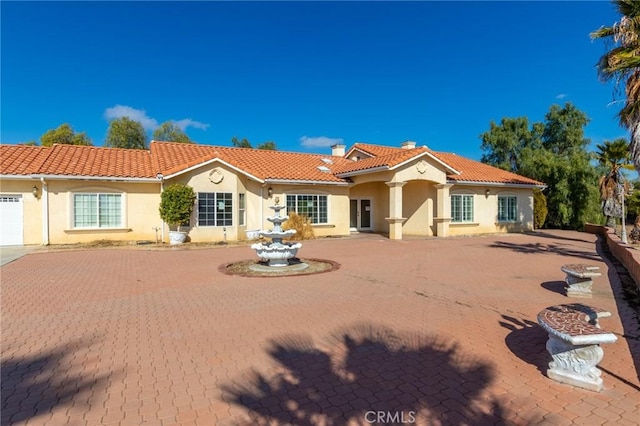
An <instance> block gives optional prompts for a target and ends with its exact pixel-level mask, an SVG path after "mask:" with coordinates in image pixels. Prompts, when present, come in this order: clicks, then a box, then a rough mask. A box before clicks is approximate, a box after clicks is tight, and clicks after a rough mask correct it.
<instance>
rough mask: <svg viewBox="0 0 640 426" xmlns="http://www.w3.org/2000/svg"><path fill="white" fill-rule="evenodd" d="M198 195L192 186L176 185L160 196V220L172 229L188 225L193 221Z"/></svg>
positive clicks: (165, 190)
mask: <svg viewBox="0 0 640 426" xmlns="http://www.w3.org/2000/svg"><path fill="white" fill-rule="evenodd" d="M195 200H196V194H195V192H194V191H193V188H191V187H190V186H187V185H184V184H181V183H174V184H173V185H169V186H167V187H166V188H165V189H164V191H162V194H160V218H161V219H162V220H164V221H165V222H166V223H167V224H169V226H170V227H177V228H178V230H180V226H182V225H187V224H188V223H189V219H191V213H192V212H193V205H194V203H195Z"/></svg>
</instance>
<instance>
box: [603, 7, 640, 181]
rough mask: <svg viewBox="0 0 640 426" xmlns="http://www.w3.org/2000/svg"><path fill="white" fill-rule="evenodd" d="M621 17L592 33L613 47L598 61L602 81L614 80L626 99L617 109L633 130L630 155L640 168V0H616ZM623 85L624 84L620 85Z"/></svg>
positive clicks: (625, 122)
mask: <svg viewBox="0 0 640 426" xmlns="http://www.w3.org/2000/svg"><path fill="white" fill-rule="evenodd" d="M613 4H615V5H616V8H617V9H618V12H619V13H620V15H622V17H621V18H620V21H619V22H616V23H614V24H613V25H612V26H609V27H605V26H603V27H600V29H598V30H596V31H593V32H592V33H591V38H592V39H604V40H605V41H606V42H607V47H609V46H611V45H613V47H611V49H610V50H609V51H608V52H606V53H605V54H604V55H602V56H601V57H600V60H599V61H598V63H597V64H596V68H597V70H598V76H599V77H600V79H601V80H602V81H611V80H614V81H615V85H616V90H617V91H618V93H620V92H622V90H624V94H625V97H626V99H625V101H624V105H623V107H622V108H621V109H620V112H619V113H618V117H619V119H620V124H621V125H622V126H623V127H625V128H627V129H629V130H630V131H631V146H630V150H631V157H632V159H633V163H634V164H635V167H636V170H639V171H640V2H638V1H637V0H614V1H613ZM621 86H624V87H621Z"/></svg>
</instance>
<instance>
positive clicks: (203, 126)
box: [171, 118, 209, 132]
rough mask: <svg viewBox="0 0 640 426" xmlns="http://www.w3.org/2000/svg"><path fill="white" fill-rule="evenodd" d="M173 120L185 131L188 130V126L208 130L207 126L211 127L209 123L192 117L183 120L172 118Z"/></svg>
mask: <svg viewBox="0 0 640 426" xmlns="http://www.w3.org/2000/svg"><path fill="white" fill-rule="evenodd" d="M171 121H172V122H173V124H175V125H176V126H178V127H179V128H180V130H182V131H183V132H184V131H185V130H186V128H187V127H194V128H196V129H202V130H207V128H208V127H209V125H208V124H205V123H201V122H199V121H195V120H192V119H190V118H184V119H182V120H171Z"/></svg>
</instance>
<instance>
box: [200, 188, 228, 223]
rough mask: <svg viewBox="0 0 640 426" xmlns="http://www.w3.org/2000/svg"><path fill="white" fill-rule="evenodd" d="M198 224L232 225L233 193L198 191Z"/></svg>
mask: <svg viewBox="0 0 640 426" xmlns="http://www.w3.org/2000/svg"><path fill="white" fill-rule="evenodd" d="M198 225H199V226H231V225H233V194H231V193H230V192H198Z"/></svg>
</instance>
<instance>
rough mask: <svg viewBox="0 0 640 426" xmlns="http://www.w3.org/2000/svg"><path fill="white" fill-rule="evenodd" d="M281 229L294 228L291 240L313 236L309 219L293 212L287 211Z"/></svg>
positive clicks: (307, 238) (309, 238)
mask: <svg viewBox="0 0 640 426" xmlns="http://www.w3.org/2000/svg"><path fill="white" fill-rule="evenodd" d="M282 229H284V230H287V229H295V230H296V233H295V234H294V235H293V236H292V237H291V238H290V239H291V240H311V239H313V238H315V234H314V233H313V227H312V226H311V221H310V220H309V218H308V217H306V216H300V215H299V214H297V213H295V212H291V213H289V219H287V220H286V221H285V222H284V223H283V224H282Z"/></svg>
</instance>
